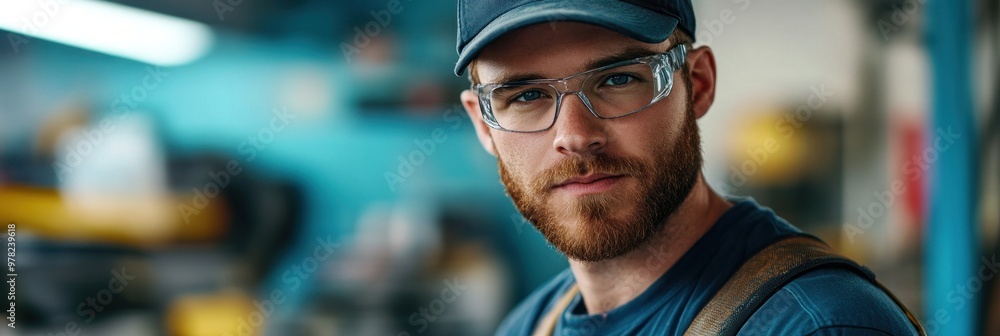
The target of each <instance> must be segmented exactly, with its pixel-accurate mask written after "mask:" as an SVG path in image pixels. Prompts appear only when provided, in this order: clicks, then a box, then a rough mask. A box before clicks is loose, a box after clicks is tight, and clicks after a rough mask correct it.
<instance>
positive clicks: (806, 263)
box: [685, 237, 926, 336]
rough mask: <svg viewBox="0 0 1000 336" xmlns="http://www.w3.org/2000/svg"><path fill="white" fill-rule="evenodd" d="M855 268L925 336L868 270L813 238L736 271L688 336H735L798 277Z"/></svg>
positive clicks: (775, 247)
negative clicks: (828, 268)
mask: <svg viewBox="0 0 1000 336" xmlns="http://www.w3.org/2000/svg"><path fill="white" fill-rule="evenodd" d="M835 265H839V266H846V267H849V268H853V269H855V270H857V271H859V272H861V273H863V274H864V275H866V277H867V278H868V280H870V281H872V283H874V284H875V285H876V286H878V287H879V288H881V289H882V290H883V291H884V292H885V293H886V294H887V295H889V297H890V298H892V300H893V301H894V302H895V303H896V305H898V306H899V307H900V308H901V309H902V310H903V312H905V313H906V317H907V318H909V320H910V323H912V324H913V326H914V328H916V330H917V332H918V333H919V334H920V335H926V334H925V333H924V330H923V327H922V326H921V325H920V322H919V320H917V318H916V316H915V315H913V313H912V312H910V310H909V309H907V308H906V306H905V305H903V303H902V302H900V301H899V300H898V299H897V298H896V297H895V296H893V295H892V293H891V292H889V291H888V290H886V289H885V287H883V286H882V284H880V283H878V282H877V281H874V276H873V275H872V274H871V273H870V272H869V271H867V269H865V268H863V267H862V266H860V265H858V264H857V263H855V262H854V261H851V260H850V259H847V258H845V257H842V256H840V255H838V254H836V253H834V252H833V251H832V250H830V247H829V246H827V245H826V244H825V243H823V242H821V241H819V240H817V239H813V238H811V237H792V238H787V239H783V240H780V241H778V242H776V243H774V244H771V245H769V246H768V247H766V248H764V249H763V250H761V251H760V252H758V253H757V254H755V255H754V256H753V257H751V258H750V259H749V260H747V261H746V262H745V263H744V264H743V266H741V267H740V268H739V270H737V271H736V273H735V274H733V276H732V277H731V278H729V280H728V281H727V282H726V284H725V285H723V287H722V289H720V290H719V292H718V293H716V294H715V296H714V297H712V299H711V300H710V301H709V302H708V304H706V305H705V307H704V308H703V309H702V310H701V312H699V313H698V315H697V316H696V317H695V318H694V321H693V322H691V326H690V327H688V330H687V332H686V333H685V335H699V336H701V335H736V333H737V332H739V330H740V328H742V327H743V324H744V323H746V321H747V320H748V319H749V318H750V316H751V315H753V313H754V312H755V311H756V310H757V308H760V306H761V305H763V304H764V302H765V301H767V299H768V298H770V297H771V296H772V295H773V294H774V293H776V292H777V291H778V290H779V289H781V287H782V286H784V285H785V284H786V283H788V282H789V281H791V280H792V279H793V278H794V277H795V276H797V275H800V274H803V273H805V272H807V271H809V270H811V269H815V268H817V267H823V266H835Z"/></svg>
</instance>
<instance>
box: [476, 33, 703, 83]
mask: <svg viewBox="0 0 1000 336" xmlns="http://www.w3.org/2000/svg"><path fill="white" fill-rule="evenodd" d="M667 41H668V42H670V45H679V44H691V43H693V42H694V40H693V39H692V38H691V35H689V34H688V33H687V32H685V31H683V30H680V29H674V32H673V33H671V34H670V36H669V37H667ZM476 61H477V59H475V58H473V59H472V61H471V62H469V66H468V68H467V69H466V70H467V71H468V72H469V81H470V82H472V85H476V84H479V83H480V81H479V75H478V74H477V73H476ZM681 69H683V70H684V72H683V76H684V78H688V77H687V76H688V74H687V69H688V65H687V62H684V65H683V66H682V67H681Z"/></svg>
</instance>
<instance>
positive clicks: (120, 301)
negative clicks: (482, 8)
mask: <svg viewBox="0 0 1000 336" xmlns="http://www.w3.org/2000/svg"><path fill="white" fill-rule="evenodd" d="M695 5H696V8H695V11H696V13H697V15H698V20H699V21H698V29H699V31H698V33H697V39H698V41H699V44H704V45H709V46H711V47H712V48H713V49H714V50H715V55H716V57H717V63H718V76H719V82H718V89H717V90H718V93H717V95H716V103H715V106H714V107H713V108H712V110H711V111H710V113H709V114H708V116H706V117H705V118H703V119H702V120H700V125H701V128H702V134H703V139H704V152H705V155H706V166H705V168H704V171H705V174H706V176H707V178H708V180H709V181H710V183H711V184H712V185H713V186H714V187H715V188H716V189H717V190H719V191H720V192H723V193H725V194H729V195H749V196H753V197H755V198H756V199H757V200H758V201H760V202H761V203H763V204H765V205H768V206H770V207H772V208H773V209H775V211H776V212H777V213H778V214H780V215H781V216H783V217H785V218H786V219H788V220H789V221H791V222H792V223H793V224H795V225H797V226H799V227H801V228H803V229H805V230H807V231H809V232H812V233H815V234H817V235H819V236H821V237H823V238H825V239H826V240H827V241H828V242H831V243H832V244H833V245H834V246H835V247H836V248H837V249H839V250H840V251H843V252H844V253H846V254H848V255H849V256H851V257H853V258H856V259H857V260H859V261H861V262H862V263H863V264H866V265H868V266H870V267H871V268H872V269H873V270H875V272H876V273H877V274H879V276H880V279H881V281H882V282H883V283H885V284H886V285H887V286H888V287H889V288H891V289H893V290H894V291H895V292H896V293H897V294H898V295H899V296H900V297H901V299H902V300H903V301H904V302H906V303H907V304H908V305H909V306H910V307H911V308H913V309H914V310H915V311H917V312H919V314H920V316H921V319H922V320H923V321H924V323H925V325H926V326H927V328H928V329H929V331H930V334H932V335H983V334H986V335H1000V307H998V305H1000V288H997V286H998V285H997V284H998V283H1000V282H998V281H996V278H997V277H996V276H995V275H996V273H997V272H998V269H997V268H996V267H995V264H996V262H995V260H996V258H997V253H998V252H1000V250H998V245H997V240H998V239H997V238H998V236H1000V103H998V101H997V97H1000V21H998V15H1000V1H998V0H956V1H945V0H879V1H870V0H858V1H847V0H824V1H795V0H722V1H696V3H695ZM455 13H456V3H455V1H453V0H449V1H435V0H418V1H412V0H389V1H385V0H378V1H339V0H338V1H323V0H293V1H278V0H258V1H243V0H211V1H210V0H180V1H178V0H115V1H111V2H104V1H96V0H31V1H22V0H8V1H2V2H0V36H3V39H2V41H0V221H2V222H3V224H4V225H7V224H9V223H13V224H15V227H16V229H15V232H16V237H17V240H16V243H17V245H16V273H17V274H18V275H17V277H16V300H15V302H16V307H17V309H16V326H17V328H16V331H17V333H16V334H19V335H176V336H182V335H183V336H193V335H241V336H247V335H399V336H402V335H487V334H490V333H491V331H492V330H493V329H494V328H495V327H496V325H497V324H498V323H499V320H500V318H502V317H503V316H504V314H505V313H506V312H507V311H508V310H509V309H510V308H511V307H512V306H513V305H514V304H515V303H517V302H518V301H519V300H520V299H522V298H524V297H525V296H526V295H527V294H528V293H529V292H530V291H531V290H532V289H533V288H535V287H536V286H538V285H539V284H541V283H542V282H544V281H545V280H546V279H548V278H549V277H550V276H552V275H554V274H555V273H556V272H559V271H560V270H562V269H564V268H565V267H566V265H567V264H566V262H565V260H564V259H563V257H561V256H560V255H558V254H557V253H556V252H555V251H554V250H553V249H552V248H550V247H548V246H547V245H546V243H545V241H544V239H543V238H542V237H541V235H540V234H538V233H537V232H536V231H535V230H534V228H533V227H532V226H531V225H530V224H529V223H527V222H525V221H524V220H523V219H522V218H521V216H520V215H519V214H518V213H517V212H516V211H515V209H514V207H513V205H512V204H511V202H510V201H509V200H508V199H507V198H506V197H505V195H504V193H503V188H502V186H501V185H500V183H499V179H498V176H497V173H496V161H495V159H494V158H492V157H490V156H489V155H488V154H486V153H485V152H484V151H483V150H482V148H481V147H480V145H479V143H478V142H477V141H476V140H475V136H474V132H473V129H472V127H471V124H470V122H469V119H468V117H466V115H465V113H464V111H462V110H461V106H460V105H459V104H458V94H459V92H460V91H461V90H463V89H464V88H467V87H468V85H469V84H468V82H467V80H466V79H465V78H458V77H455V76H454V75H453V74H452V72H451V69H452V67H453V64H454V61H455V59H456V54H455ZM4 288H5V289H4V292H5V293H6V292H7V291H8V289H7V288H8V287H6V286H5V287H4ZM6 304H7V303H6V302H5V305H4V307H5V308H6V307H7V305H6ZM10 315H11V314H10V313H5V314H4V317H5V319H6V318H9V317H10ZM9 322H11V321H10V320H5V321H4V324H6V323H9ZM14 330H15V329H10V328H7V327H3V328H0V335H12V334H14Z"/></svg>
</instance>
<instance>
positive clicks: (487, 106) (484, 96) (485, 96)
mask: <svg viewBox="0 0 1000 336" xmlns="http://www.w3.org/2000/svg"><path fill="white" fill-rule="evenodd" d="M688 45H689V44H679V45H675V46H673V47H671V48H670V49H669V50H667V51H666V52H664V53H660V54H654V55H649V56H642V57H637V58H633V59H630V60H625V61H621V62H616V63H614V64H610V65H606V66H602V67H599V68H596V69H590V70H587V71H584V72H581V73H578V74H575V75H570V76H568V77H564V78H559V79H533V80H526V81H516V82H508V83H497V84H476V85H473V86H472V89H473V91H474V92H475V93H476V95H477V96H478V97H479V110H480V111H481V114H482V118H483V121H484V122H486V125H488V126H490V128H493V129H496V130H501V131H506V132H513V133H537V132H544V131H547V130H549V129H551V128H552V126H553V125H555V124H556V119H558V118H559V110H560V109H561V107H562V100H563V96H565V95H567V94H575V95H576V96H577V97H580V100H581V101H583V103H584V105H586V106H587V109H588V110H590V113H591V114H593V115H594V116H595V117H598V118H600V119H615V118H621V117H624V116H627V115H632V114H635V113H636V112H639V111H642V110H645V109H646V108H647V107H649V106H652V105H653V104H656V103H657V102H659V101H660V100H662V99H663V98H664V97H666V96H668V95H669V94H670V91H671V90H672V89H673V84H674V72H675V71H677V70H679V69H681V67H683V66H684V62H685V61H686V60H687V47H688ZM633 64H648V65H649V66H650V68H651V69H652V71H653V74H654V77H655V78H657V79H658V81H657V83H656V84H657V85H658V86H659V87H658V89H659V90H660V92H659V93H657V94H656V96H654V97H653V100H652V101H651V102H649V104H646V105H645V106H643V107H640V108H639V109H637V110H635V111H632V112H628V113H625V114H622V115H617V116H613V117H604V116H601V115H600V114H598V113H597V111H596V110H594V107H593V105H591V103H590V99H589V98H587V96H586V94H584V93H583V83H586V82H587V81H588V80H589V79H590V77H591V76H593V75H594V74H595V73H599V72H602V71H605V70H608V69H612V68H616V67H620V66H625V65H633ZM579 77H583V80H582V81H581V82H580V87H579V88H578V89H576V90H575V91H574V90H569V89H568V88H569V85H570V81H571V80H574V79H576V78H579ZM533 84H545V85H548V86H550V87H552V89H553V90H554V91H555V92H557V93H558V96H557V97H556V106H555V109H556V110H555V113H553V115H552V121H551V122H550V123H549V125H548V126H546V127H545V128H542V129H538V130H533V131H518V130H511V129H507V128H504V127H503V126H500V124H499V123H498V122H497V120H496V116H495V115H494V114H493V108H492V106H491V103H490V97H491V96H492V95H493V90H496V89H497V88H501V87H506V86H515V85H533ZM556 84H560V87H562V88H563V89H560V88H559V87H557V86H556Z"/></svg>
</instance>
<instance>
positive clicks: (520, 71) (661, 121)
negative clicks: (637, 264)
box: [476, 22, 702, 261]
mask: <svg viewBox="0 0 1000 336" xmlns="http://www.w3.org/2000/svg"><path fill="white" fill-rule="evenodd" d="M670 47H671V46H670V45H669V44H668V43H662V44H646V43H642V42H639V41H637V40H634V39H631V38H629V37H626V36H623V35H620V34H618V33H615V32H613V31H611V30H607V29H604V28H600V27H597V26H592V25H587V24H582V23H572V22H559V23H556V24H551V25H550V24H539V25H534V26H529V27H526V28H522V29H519V30H516V31H514V32H511V33H508V34H507V35H505V36H504V37H502V38H500V39H498V40H496V41H494V42H493V43H491V44H490V46H489V47H488V48H486V49H485V50H484V51H483V52H482V53H481V54H480V56H479V58H478V59H477V67H476V71H477V72H478V76H479V78H480V80H482V81H483V82H485V83H495V82H497V81H499V79H500V78H510V77H520V76H521V75H526V74H533V75H538V76H540V77H542V78H563V77H566V76H569V75H572V74H576V73H579V72H582V71H586V70H589V69H588V68H587V67H588V65H587V64H588V63H593V62H594V61H597V60H601V59H606V58H608V57H610V56H613V55H616V54H619V53H621V52H622V51H623V50H628V49H633V50H634V49H636V48H641V49H643V50H647V51H649V53H648V54H657V53H662V52H665V51H666V50H668V49H669V48H670ZM674 74H675V84H674V86H673V89H672V90H671V93H670V95H669V96H667V97H666V98H664V99H662V100H660V101H659V102H657V103H656V104H654V105H652V106H650V107H647V108H646V109H644V110H642V111H640V112H638V113H635V114H631V115H628V116H624V117H620V118H616V119H599V118H598V117H596V116H594V115H593V114H591V112H590V111H589V110H588V109H587V107H586V106H585V105H584V104H583V102H582V101H581V100H580V99H579V98H578V97H576V96H575V95H567V96H565V98H564V99H563V102H562V106H561V107H560V111H559V116H558V118H557V119H556V122H555V124H554V125H553V126H552V128H550V129H548V130H546V131H542V132H537V133H512V132H505V131H498V130H493V129H489V139H490V141H489V142H491V144H490V145H491V146H492V149H493V151H494V152H495V154H496V155H497V158H498V161H499V169H500V177H501V180H502V181H503V183H504V186H505V187H506V189H507V192H508V194H509V195H510V196H511V198H512V199H513V200H514V203H515V205H516V206H517V208H518V210H519V211H520V212H521V213H522V214H523V215H524V216H525V217H526V218H527V219H528V220H529V221H531V222H532V223H533V224H534V225H535V227H537V228H538V230H539V231H540V232H542V234H543V235H544V236H545V238H546V239H548V241H549V242H550V243H551V244H552V245H554V246H555V247H556V248H557V249H559V251H561V252H563V253H564V254H566V255H567V256H568V257H570V258H573V259H577V260H583V261H600V260H606V259H611V258H616V257H618V256H621V255H623V254H625V253H628V252H630V251H632V250H634V249H636V248H637V247H639V246H640V245H641V244H642V243H643V242H645V241H646V240H647V239H649V238H650V237H651V236H652V235H653V234H654V233H656V232H657V231H659V229H660V228H661V227H662V225H663V223H665V221H666V219H667V217H669V215H670V214H672V213H673V212H674V211H676V210H677V208H678V207H679V206H680V204H681V203H682V202H683V201H684V199H685V198H686V196H687V195H688V193H689V192H690V190H691V188H692V186H693V185H694V183H695V181H696V179H697V176H698V173H699V170H700V168H701V162H702V159H701V152H700V140H699V136H698V129H697V125H696V123H695V116H694V113H693V111H692V110H691V103H690V101H689V97H690V95H689V92H688V90H687V88H686V85H685V82H684V81H685V79H684V78H683V76H682V75H681V71H676V72H675V73H674Z"/></svg>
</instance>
